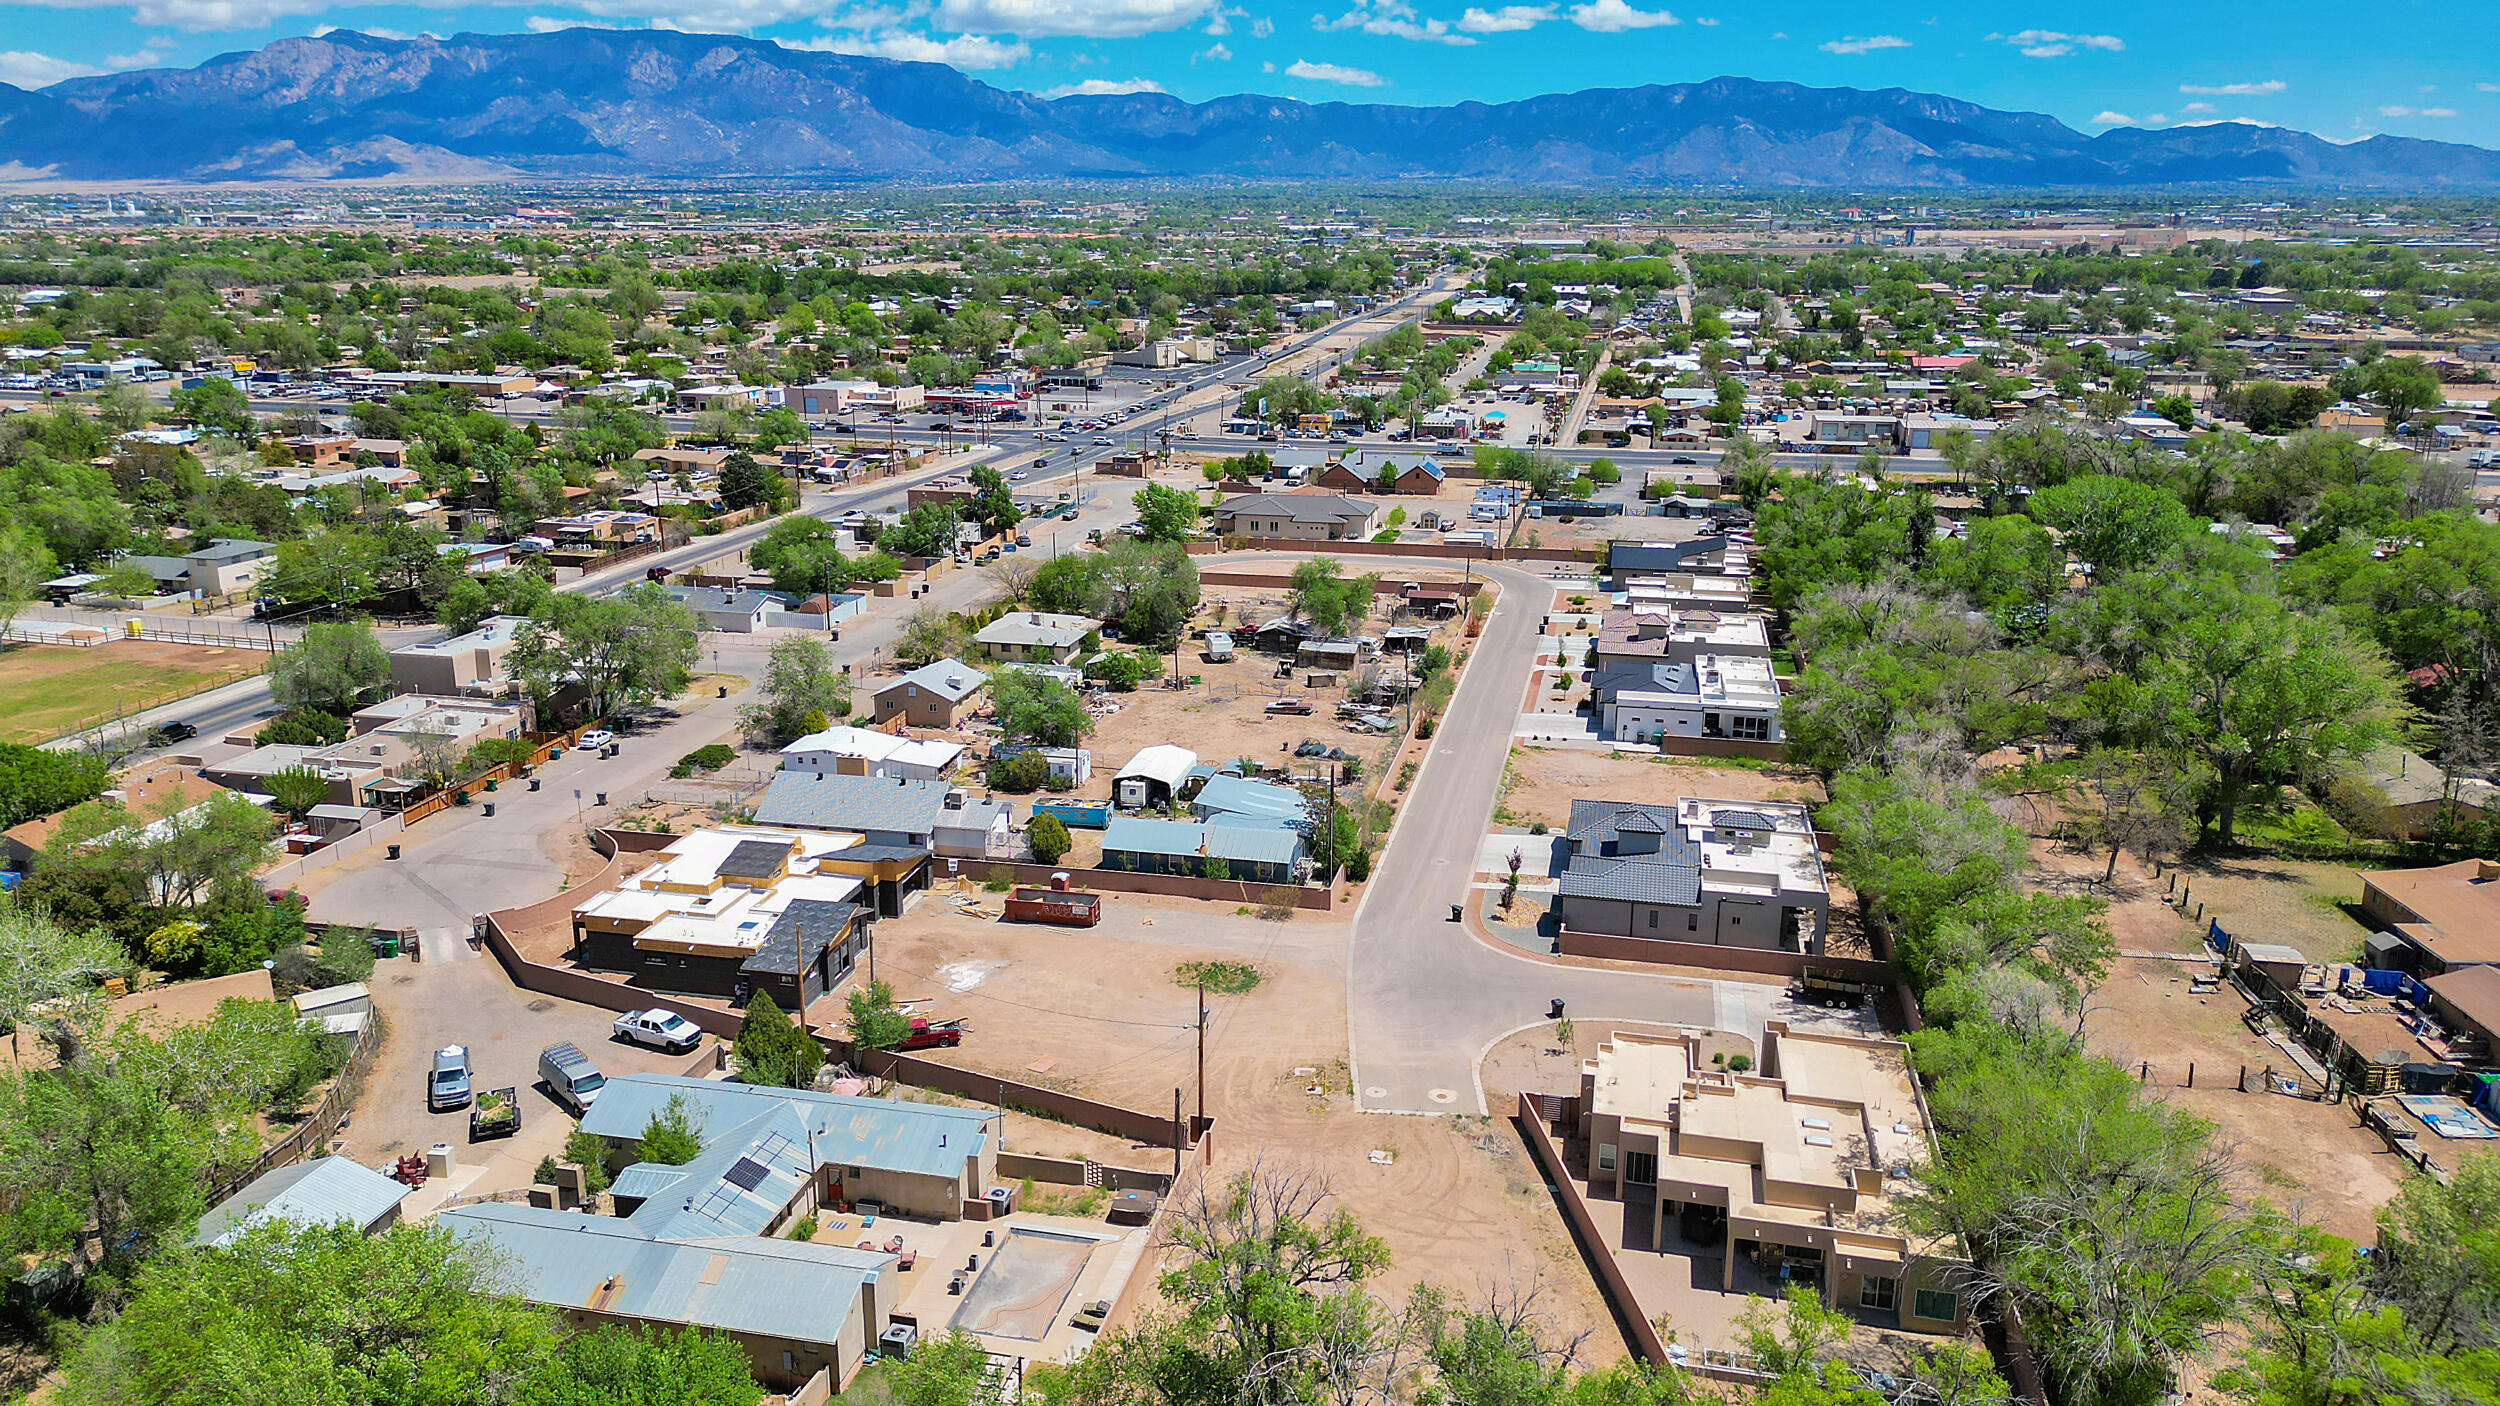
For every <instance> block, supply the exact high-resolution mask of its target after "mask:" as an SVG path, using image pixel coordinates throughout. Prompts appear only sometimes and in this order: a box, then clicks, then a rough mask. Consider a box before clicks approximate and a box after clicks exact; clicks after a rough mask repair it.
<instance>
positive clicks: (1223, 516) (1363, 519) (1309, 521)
mask: <svg viewBox="0 0 2500 1406" xmlns="http://www.w3.org/2000/svg"><path fill="white" fill-rule="evenodd" d="M1379 514H1380V508H1379V505H1377V504H1374V503H1366V502H1364V501H1362V500H1361V499H1359V498H1346V497H1341V496H1339V495H1337V494H1334V493H1243V494H1239V495H1237V496H1235V497H1231V498H1227V499H1225V500H1224V501H1223V502H1221V503H1218V504H1216V505H1215V512H1214V521H1215V531H1216V535H1217V536H1219V537H1277V538H1284V539H1287V540H1291V541H1302V542H1341V541H1347V540H1359V539H1362V538H1367V537H1369V536H1371V535H1372V532H1373V531H1374V519H1375V518H1377V517H1378V516H1379Z"/></svg>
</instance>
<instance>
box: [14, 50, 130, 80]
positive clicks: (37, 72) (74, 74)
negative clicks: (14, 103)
mask: <svg viewBox="0 0 2500 1406" xmlns="http://www.w3.org/2000/svg"><path fill="white" fill-rule="evenodd" d="M102 72H104V70H103V69H100V68H98V67H96V66H95V65H94V64H91V63H79V62H77V61H76V60H74V59H56V58H54V57H52V56H51V55H50V54H37V53H30V52H28V51H27V50H24V49H9V50H5V51H0V83H6V84H8V85H10V86H11V87H15V88H49V87H51V86H52V85H53V84H55V83H58V82H60V81H61V80H62V79H64V78H92V77H94V76H95V75H97V74H99V73H102Z"/></svg>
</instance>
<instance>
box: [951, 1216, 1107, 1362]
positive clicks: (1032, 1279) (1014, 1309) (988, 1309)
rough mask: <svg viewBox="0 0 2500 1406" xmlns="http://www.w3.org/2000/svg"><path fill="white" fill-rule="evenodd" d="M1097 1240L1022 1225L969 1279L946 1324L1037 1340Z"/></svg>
mask: <svg viewBox="0 0 2500 1406" xmlns="http://www.w3.org/2000/svg"><path fill="white" fill-rule="evenodd" d="M1099 1243H1101V1242H1099V1241H1095V1240H1089V1239H1087V1238H1085V1237H1084V1236H1082V1235H1059V1234H1054V1233H1052V1232H1050V1231H1047V1230H1026V1229H1022V1228H1018V1229H1014V1230H1010V1231H1008V1232H1007V1238H1006V1242H1005V1243H1004V1244H1001V1245H1000V1246H999V1247H998V1249H997V1250H996V1252H995V1253H993V1254H992V1256H991V1257H990V1259H989V1260H988V1261H987V1262H986V1263H984V1264H983V1265H982V1267H981V1270H980V1273H979V1274H978V1275H977V1276H976V1277H975V1278H974V1279H973V1281H972V1288H971V1290H970V1291H969V1292H967V1293H966V1294H965V1295H964V1301H963V1303H962V1304H961V1305H960V1306H959V1307H957V1308H956V1310H955V1316H954V1318H953V1319H952V1320H950V1322H949V1324H948V1326H950V1327H955V1328H961V1329H964V1330H965V1331H967V1332H973V1333H984V1334H987V1335H988V1336H990V1337H994V1338H1015V1339H1017V1340H1019V1341H1022V1342H1032V1343H1037V1342H1040V1341H1041V1340H1042V1339H1043V1337H1044V1336H1046V1335H1047V1334H1048V1333H1049V1332H1050V1329H1051V1325H1052V1324H1054V1323H1057V1322H1058V1321H1059V1315H1060V1314H1061V1313H1063V1312H1065V1311H1066V1309H1067V1306H1068V1296H1069V1295H1070V1294H1072V1293H1074V1292H1075V1291H1076V1276H1077V1274H1078V1273H1079V1272H1080V1271H1082V1270H1083V1269H1084V1268H1085V1260H1086V1257H1087V1256H1089V1255H1091V1254H1093V1253H1094V1247H1095V1246H1096V1245H1097V1244H1099Z"/></svg>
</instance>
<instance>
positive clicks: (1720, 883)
mask: <svg viewBox="0 0 2500 1406" xmlns="http://www.w3.org/2000/svg"><path fill="white" fill-rule="evenodd" d="M1565 843H1566V845H1567V847H1568V854H1569V860H1568V862H1567V864H1566V865H1565V867H1564V869H1563V873H1562V881H1561V893H1560V896H1559V897H1557V898H1556V899H1555V907H1554V911H1555V914H1556V916H1557V917H1559V918H1560V919H1561V921H1562V925H1563V926H1564V927H1565V928H1568V929H1572V930H1574V931H1578V932H1590V933H1607V934H1611V935H1613V936H1617V937H1640V938H1651V939H1655V940H1657V941H1661V942H1693V943H1701V944H1704V945H1707V946H1713V947H1755V948H1763V949H1768V950H1773V951H1783V952H1806V953H1819V952H1821V951H1822V950H1823V933H1824V931H1825V929H1826V928H1828V927H1829V926H1830V922H1829V919H1830V914H1831V902H1832V897H1831V888H1830V885H1829V881H1828V880H1827V878H1826V877H1825V875H1824V872H1823V857H1822V852H1821V851H1820V850H1819V849H1817V848H1816V846H1815V843H1814V823H1813V821H1812V819H1811V818H1810V817H1809V816H1808V814H1807V812H1806V808H1805V807H1804V806H1801V805H1793V804H1789V803H1787V802H1782V801H1714V800H1705V799H1702V798H1700V797H1696V796H1686V797H1683V798H1681V799H1679V800H1678V801H1677V802H1676V803H1675V804H1674V805H1672V806H1664V805H1653V804H1650V803H1647V802H1642V801H1602V800H1574V801H1573V802H1572V803H1571V821H1570V825H1569V828H1568V830H1567V831H1566V832H1565Z"/></svg>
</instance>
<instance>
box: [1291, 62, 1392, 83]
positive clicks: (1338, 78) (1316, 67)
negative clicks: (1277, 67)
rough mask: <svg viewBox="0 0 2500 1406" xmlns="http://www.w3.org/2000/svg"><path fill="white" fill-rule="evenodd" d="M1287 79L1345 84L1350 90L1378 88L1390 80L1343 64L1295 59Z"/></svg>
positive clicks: (1366, 70)
mask: <svg viewBox="0 0 2500 1406" xmlns="http://www.w3.org/2000/svg"><path fill="white" fill-rule="evenodd" d="M1285 76H1286V77H1287V78H1300V79H1303V80H1304V81H1306V82H1311V83H1343V84H1345V85H1346V86H1347V87H1349V88H1377V87H1379V86H1380V85H1382V84H1384V83H1386V82H1388V81H1389V80H1388V79H1386V78H1383V77H1381V76H1380V75H1379V74H1377V73H1374V72H1372V71H1371V70H1370V69H1367V68H1347V67H1346V66H1344V65H1343V64H1333V63H1313V62H1311V61H1310V60H1309V59H1295V60H1294V61H1293V63H1292V64H1291V65H1289V66H1288V67H1287V68H1286V69H1285Z"/></svg>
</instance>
